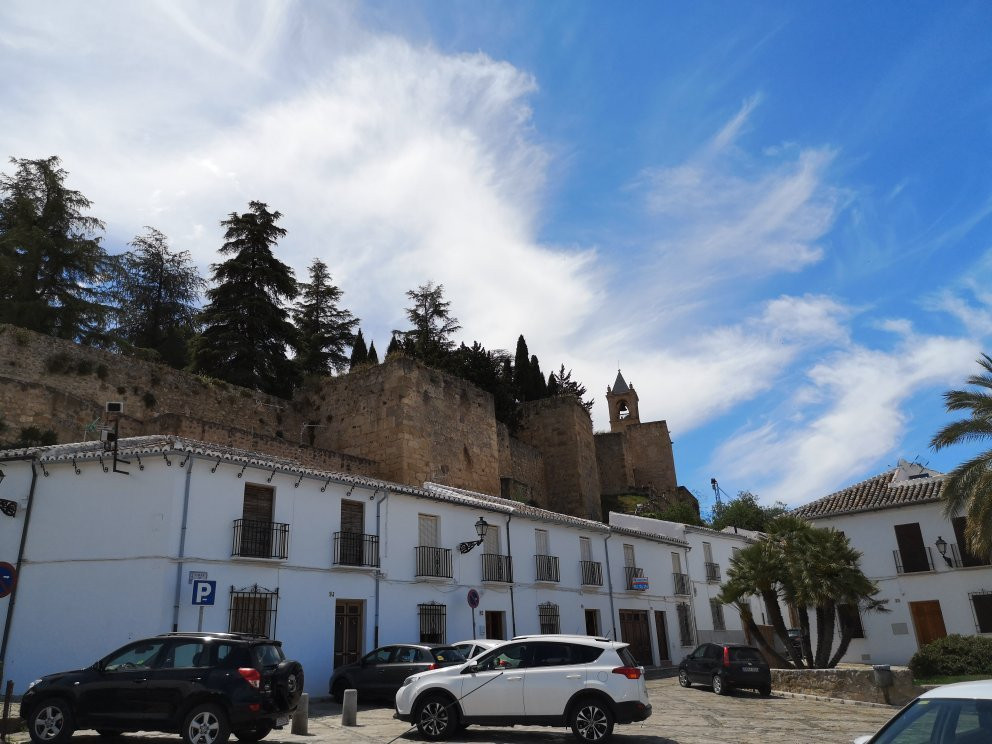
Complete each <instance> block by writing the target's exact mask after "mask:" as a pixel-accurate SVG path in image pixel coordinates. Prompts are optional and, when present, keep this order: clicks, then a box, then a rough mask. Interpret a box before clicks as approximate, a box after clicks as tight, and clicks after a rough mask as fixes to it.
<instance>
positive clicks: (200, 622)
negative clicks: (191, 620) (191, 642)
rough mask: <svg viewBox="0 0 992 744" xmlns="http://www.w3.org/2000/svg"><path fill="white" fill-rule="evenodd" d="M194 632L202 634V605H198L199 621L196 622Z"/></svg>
mask: <svg viewBox="0 0 992 744" xmlns="http://www.w3.org/2000/svg"><path fill="white" fill-rule="evenodd" d="M196 632H197V633H202V632H203V605H200V619H199V620H197V621H196Z"/></svg>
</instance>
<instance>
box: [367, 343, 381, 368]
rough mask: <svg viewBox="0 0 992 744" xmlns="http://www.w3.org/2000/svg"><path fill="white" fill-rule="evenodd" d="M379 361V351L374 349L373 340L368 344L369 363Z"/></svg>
mask: <svg viewBox="0 0 992 744" xmlns="http://www.w3.org/2000/svg"><path fill="white" fill-rule="evenodd" d="M378 363H379V352H377V351H376V350H375V341H373V342H372V343H371V344H369V364H378Z"/></svg>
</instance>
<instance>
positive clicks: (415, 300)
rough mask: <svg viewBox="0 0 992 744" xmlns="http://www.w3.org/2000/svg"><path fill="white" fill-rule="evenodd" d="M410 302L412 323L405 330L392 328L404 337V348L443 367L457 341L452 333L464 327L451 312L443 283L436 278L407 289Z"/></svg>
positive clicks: (434, 364)
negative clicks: (409, 327) (453, 339)
mask: <svg viewBox="0 0 992 744" xmlns="http://www.w3.org/2000/svg"><path fill="white" fill-rule="evenodd" d="M406 296H407V297H408V298H409V299H410V302H411V305H410V307H408V308H407V309H406V317H407V319H408V320H409V321H410V323H411V325H412V326H413V327H412V328H411V329H409V330H406V331H393V333H397V334H399V335H401V336H402V337H403V340H404V350H408V353H411V355H412V356H415V357H416V358H418V359H420V360H421V361H423V362H425V363H427V364H430V365H432V366H435V367H444V366H445V365H446V363H447V361H448V357H449V355H450V353H451V348H452V346H453V345H454V342H453V341H452V340H451V334H453V333H454V332H455V331H459V330H461V326H460V325H458V319H457V318H454V317H452V316H451V313H450V312H449V310H448V308H449V307H450V305H451V303H450V302H448V301H447V300H445V299H444V285H443V284H438V285H437V286H435V285H434V282H427V283H426V284H421V285H420V286H419V287H417V288H416V289H411V290H408V291H407V293H406Z"/></svg>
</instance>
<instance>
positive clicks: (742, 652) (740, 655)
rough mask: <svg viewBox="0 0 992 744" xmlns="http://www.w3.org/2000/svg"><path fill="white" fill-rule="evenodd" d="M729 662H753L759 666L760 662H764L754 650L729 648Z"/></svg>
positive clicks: (756, 650)
mask: <svg viewBox="0 0 992 744" xmlns="http://www.w3.org/2000/svg"><path fill="white" fill-rule="evenodd" d="M730 660H731V661H753V662H754V663H756V664H760V663H761V662H762V661H764V659H762V657H761V653H760V652H759V651H758V649H756V648H731V649H730Z"/></svg>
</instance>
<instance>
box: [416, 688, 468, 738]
mask: <svg viewBox="0 0 992 744" xmlns="http://www.w3.org/2000/svg"><path fill="white" fill-rule="evenodd" d="M453 706H454V703H452V702H451V700H450V699H449V698H446V697H444V696H443V695H428V696H427V697H426V698H424V700H423V702H421V703H419V704H418V705H417V712H416V713H415V714H414V718H413V719H414V720H415V721H416V722H417V731H419V732H420V735H421V736H423V737H424V738H425V739H427V741H438V740H440V739H444V738H446V737H448V736H450V735H451V734H452V733H454V731H455V730H456V729H457V728H458V720H457V719H458V714H457V713H456V712H455V710H454V707H453Z"/></svg>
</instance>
